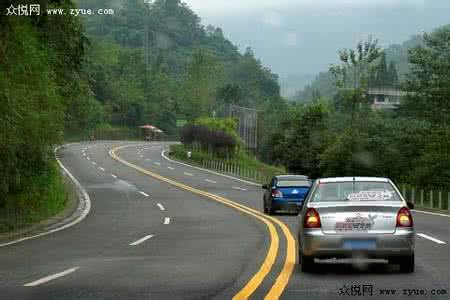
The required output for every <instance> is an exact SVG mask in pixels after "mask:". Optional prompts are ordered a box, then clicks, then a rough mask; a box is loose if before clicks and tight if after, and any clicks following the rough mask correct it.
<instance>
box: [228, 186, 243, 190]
mask: <svg viewBox="0 0 450 300" xmlns="http://www.w3.org/2000/svg"><path fill="white" fill-rule="evenodd" d="M231 188H232V189H235V190H238V191H247V189H244V188H241V187H238V186H232V187H231Z"/></svg>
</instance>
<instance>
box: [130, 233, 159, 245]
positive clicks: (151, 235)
mask: <svg viewBox="0 0 450 300" xmlns="http://www.w3.org/2000/svg"><path fill="white" fill-rule="evenodd" d="M152 237H154V235H153V234H149V235H146V236H144V237H143V238H141V239H139V240H137V241H136V242H133V243H131V244H130V246H136V245H139V244H140V243H143V242H145V241H146V240H148V239H151V238H152Z"/></svg>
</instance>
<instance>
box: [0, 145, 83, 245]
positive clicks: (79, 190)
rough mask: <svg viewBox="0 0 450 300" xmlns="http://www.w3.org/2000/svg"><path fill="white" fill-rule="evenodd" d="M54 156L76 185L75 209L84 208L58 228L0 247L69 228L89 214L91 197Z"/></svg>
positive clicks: (56, 149) (57, 148)
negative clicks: (76, 204)
mask: <svg viewBox="0 0 450 300" xmlns="http://www.w3.org/2000/svg"><path fill="white" fill-rule="evenodd" d="M75 144H78V143H72V144H67V145H64V146H66V147H67V146H69V145H75ZM60 148H61V146H59V147H56V148H55V149H54V151H53V152H54V153H56V151H58V150H59V149H60ZM55 158H56V162H57V163H58V164H59V166H60V167H61V169H62V170H63V171H64V172H65V173H66V175H67V176H68V177H69V178H70V180H71V181H72V182H73V183H74V184H75V186H76V187H77V194H78V197H79V198H82V199H80V202H79V203H78V207H77V211H78V210H80V209H81V208H82V205H83V204H84V209H83V211H82V212H81V214H80V215H79V216H78V218H76V219H75V220H73V221H72V222H69V223H67V224H65V225H63V226H61V227H58V228H55V229H52V230H50V231H47V232H43V233H40V234H36V235H31V236H26V237H23V238H20V239H18V240H14V241H11V242H7V243H3V244H0V247H5V246H8V245H13V244H17V243H20V242H23V241H26V240H31V239H34V238H37V237H41V236H44V235H47V234H50V233H54V232H58V231H61V230H64V229H66V228H69V227H71V226H73V225H76V224H78V223H80V222H81V221H83V219H84V218H86V216H87V215H88V214H89V211H90V210H91V198H89V195H88V193H87V192H86V190H85V189H84V188H83V186H82V185H81V184H80V182H79V181H78V180H77V179H76V178H75V177H74V176H73V175H72V173H70V172H69V170H67V169H66V167H64V165H63V164H62V163H61V161H60V160H59V159H58V158H57V157H56V155H55ZM83 200H84V201H83Z"/></svg>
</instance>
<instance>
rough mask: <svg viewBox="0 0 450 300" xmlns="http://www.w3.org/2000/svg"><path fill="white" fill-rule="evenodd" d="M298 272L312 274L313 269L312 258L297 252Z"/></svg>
mask: <svg viewBox="0 0 450 300" xmlns="http://www.w3.org/2000/svg"><path fill="white" fill-rule="evenodd" d="M298 256H299V264H300V270H301V271H302V272H303V273H306V272H312V270H313V269H314V257H311V256H306V255H304V254H303V253H302V252H301V251H300V252H299V255H298Z"/></svg>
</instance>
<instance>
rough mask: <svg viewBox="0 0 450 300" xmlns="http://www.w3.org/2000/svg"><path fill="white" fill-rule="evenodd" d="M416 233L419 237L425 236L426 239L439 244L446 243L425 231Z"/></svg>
mask: <svg viewBox="0 0 450 300" xmlns="http://www.w3.org/2000/svg"><path fill="white" fill-rule="evenodd" d="M417 235H418V236H421V237H423V238H425V239H427V240H430V241H433V242H435V243H437V244H441V245H443V244H447V243H446V242H444V241H441V240H438V239H436V238H434V237H432V236H429V235H426V234H425V233H417Z"/></svg>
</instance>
